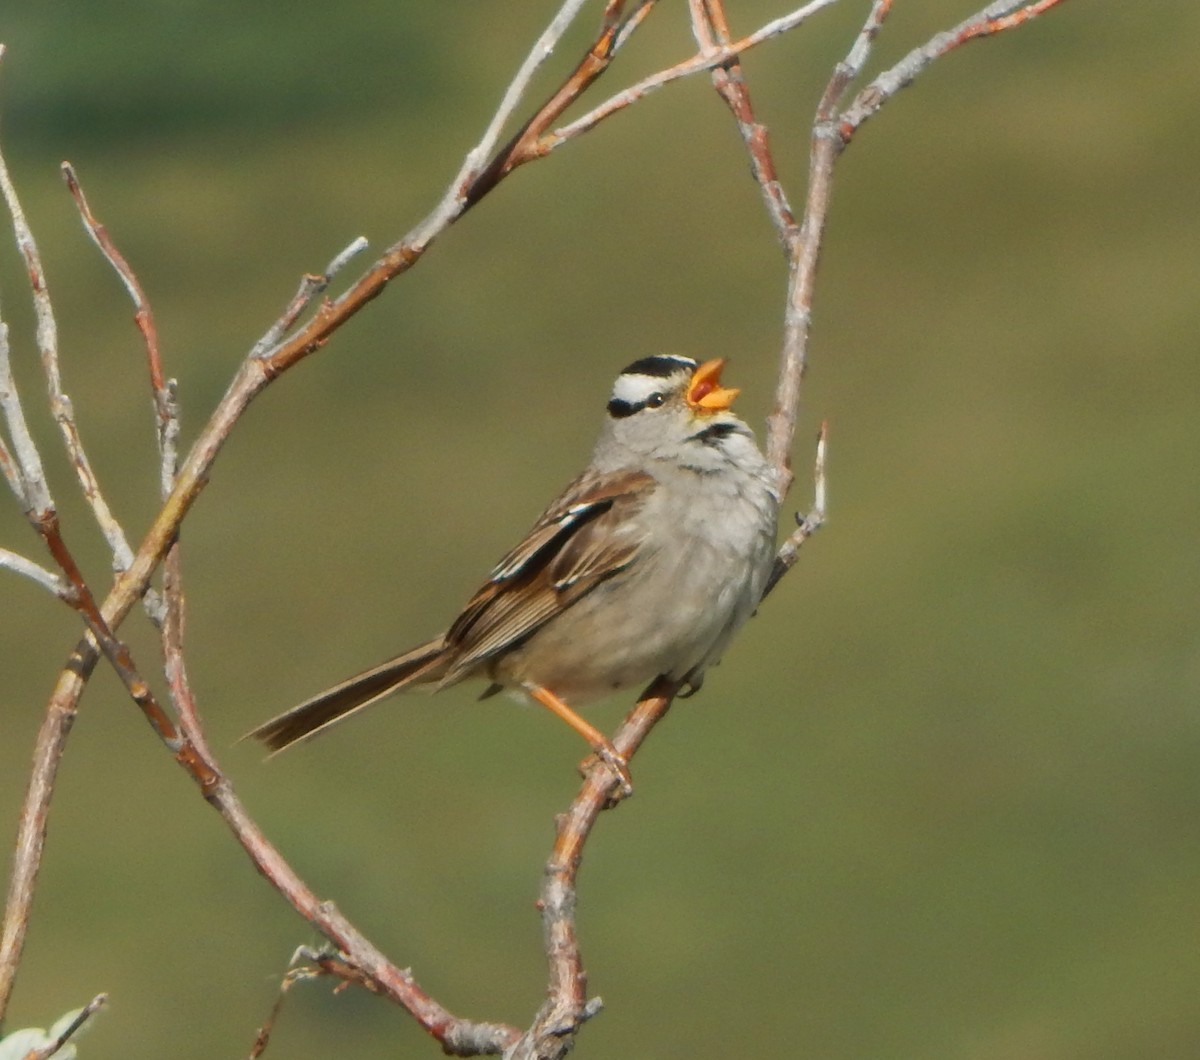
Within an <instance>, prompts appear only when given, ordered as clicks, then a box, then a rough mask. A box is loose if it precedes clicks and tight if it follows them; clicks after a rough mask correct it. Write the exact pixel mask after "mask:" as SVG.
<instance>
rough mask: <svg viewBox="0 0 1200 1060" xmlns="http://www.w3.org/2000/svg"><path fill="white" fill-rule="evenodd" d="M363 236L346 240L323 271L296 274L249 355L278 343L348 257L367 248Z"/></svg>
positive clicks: (258, 354) (349, 258)
mask: <svg viewBox="0 0 1200 1060" xmlns="http://www.w3.org/2000/svg"><path fill="white" fill-rule="evenodd" d="M368 245H369V244H368V243H367V239H366V236H358V237H357V238H356V239H353V240H351V242H350V244H349V245H348V246H347V247H346V248H345V249H344V250H341V251H339V253H338V254H337V255H336V256H335V257H334V258H333V260H332V261H331V262H330V263H329V264H328V265H326V266H325V271H324V272H322V273H320V274H319V275H316V274H313V273H311V272H310V273H307V274H306V275H304V276H302V277H301V278H300V287H299V288H298V289H297V291H296V293H295V294H294V295H293V296H292V300H291V301H290V302H288V304H287V306H286V308H285V309H284V311H283V312H282V313H281V314H280V315H279V319H278V320H276V321H275V323H273V324H272V325H271V326H270V327H269V328H267V330H266V332H264V334H263V337H262V338H261V339H259V340H258V342H256V343H255V344H254V348H253V349H251V351H250V356H251V357H261V356H263V354H265V353H266V352H267V351H268V350H270V349H273V348H274V347H276V346H278V345H279V343H280V342H281V341H282V339H283V337H284V335H286V334H287V333H288V332H289V331H291V330H292V328H293V327H295V326H296V321H297V320H299V319H300V316H301V314H302V313H303V312H304V311H305V310H306V309H307V308H308V307H309V306H310V305H312V301H313V299H314V298H316V297H317V295H319V294H324V293H325V291H326V290H327V289H328V287H329V285H330V283H331V282H332V281H333V278H334V276H336V275H337V274H338V273H339V272H341V270H342V269H343V268H345V266H346V265H348V264H349V263H350V261H351V259H353V258H355V257H357V256H358V255H359V254H361V253H362V252H363V251H364V250H366V249H367V246H368Z"/></svg>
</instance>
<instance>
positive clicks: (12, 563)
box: [0, 548, 70, 600]
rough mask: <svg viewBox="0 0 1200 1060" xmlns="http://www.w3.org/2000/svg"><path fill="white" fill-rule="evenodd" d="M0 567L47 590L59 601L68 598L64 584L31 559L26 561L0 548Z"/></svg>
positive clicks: (22, 557)
mask: <svg viewBox="0 0 1200 1060" xmlns="http://www.w3.org/2000/svg"><path fill="white" fill-rule="evenodd" d="M0 567H3V568H4V569H6V570H10V571H12V572H13V573H14V574H20V575H23V576H24V577H26V578H31V579H33V581H35V582H37V583H38V585H40V586H41V587H42V588H43V589H47V590H49V591H50V592H52V593H53V594H54V595H55V596H57V597H58V598H59V599H60V600H66V599H68V597H69V596H70V591H69V590H68V589H67V586H66V583H65V582H64V581H63V580H62V579H61V578H60V577H59V576H58V575H57V574H55V573H54V572H53V571H48V570H46V568H45V567H41V566H39V565H38V564H36V563H34V562H33V560H31V559H26V558H25V557H24V556H20V555H18V554H17V553H15V552H10V551H9V550H8V549H6V548H0Z"/></svg>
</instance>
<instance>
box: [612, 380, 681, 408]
mask: <svg viewBox="0 0 1200 1060" xmlns="http://www.w3.org/2000/svg"><path fill="white" fill-rule="evenodd" d="M669 389H670V385H669V382H668V380H666V379H662V378H655V377H654V376H652V375H619V376H617V381H616V383H614V384H613V392H612V396H613V398H614V399H615V400H617V401H627V402H628V403H629V404H630V405H640V404H642V403H643V402H644V401H645V400H646V399H647V398H648V397H649V396H650V395H651V394H654V393H660V392H662V391H665V390H669Z"/></svg>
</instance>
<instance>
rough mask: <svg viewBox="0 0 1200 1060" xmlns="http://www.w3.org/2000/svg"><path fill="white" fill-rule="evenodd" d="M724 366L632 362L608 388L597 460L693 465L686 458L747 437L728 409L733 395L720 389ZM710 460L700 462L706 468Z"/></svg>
mask: <svg viewBox="0 0 1200 1060" xmlns="http://www.w3.org/2000/svg"><path fill="white" fill-rule="evenodd" d="M724 367H725V359H724V358H718V359H716V360H712V361H706V362H705V363H704V364H697V362H696V361H694V360H692V358H690V357H681V356H678V355H677V354H668V353H659V354H655V355H654V356H652V357H643V358H642V359H641V360H640V361H634V362H633V364H631V365H629V367H628V368H626V369H625V370H624V371H623V372H622V373H621V374H620V375H619V376H617V381H616V383H614V384H613V391H612V397H611V398H609V401H608V418H607V421H606V423H605V428H604V431H603V433H602V434H601V436H600V441H599V443H598V444H597V447H596V454H597V456H598V457H599V456H607V455H612V456H614V457H617V458H618V459H619V458H620V456H625V457H626V458H627V457H628V454H629V453H630V452H632V453H633V454H635V455H638V456H643V457H649V458H654V459H674V460H678V461H680V462H682V463H685V464H689V465H690V464H693V463H695V461H694V460H692V459H691V458H690V457H689V454H696V453H698V452H700V451H701V450H704V449H706V448H707V449H710V450H711V449H712V448H714V447H720V444H721V443H722V442H724V440H725V439H727V438H730V437H731V436H732V435H740V436H743V437H747V438H749V437H751V433H750V429H749V428H748V427H747V426H746V425H745V424H744V423H743V422H742V421H741V420H740V419H738V417H737V416H736V415H735V414H734V413H733V412H732V411H731V410H730V406H731V405H732V404H733V400H734V398H736V397H737V395H738V391H737V390H734V389H732V388H729V387H723V386H721V370H722V369H723V368H724ZM621 450H623V451H625V452H624V453H620V451H621ZM715 455H716V454H715V453H711V452H710V453H709V454H707V456H706V457H705V458H704V459H703V460H701V461H700V463H701V464H702V465H705V466H707V465H708V463H709V462H710V460H709V458H710V457H712V456H715Z"/></svg>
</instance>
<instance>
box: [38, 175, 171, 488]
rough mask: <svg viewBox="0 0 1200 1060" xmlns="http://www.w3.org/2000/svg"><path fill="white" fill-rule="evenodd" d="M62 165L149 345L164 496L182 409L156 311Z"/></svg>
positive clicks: (90, 231) (87, 226)
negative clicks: (163, 349) (164, 356)
mask: <svg viewBox="0 0 1200 1060" xmlns="http://www.w3.org/2000/svg"><path fill="white" fill-rule="evenodd" d="M61 169H62V175H63V179H64V180H65V181H66V183H67V189H68V190H69V191H70V193H71V197H72V198H73V199H74V200H75V205H76V207H77V208H78V210H79V216H80V218H81V219H82V221H83V227H84V231H86V232H87V234H88V236H89V237H90V238H91V240H92V242H93V243H95V244H96V246H97V247H98V248H99V249H100V253H101V254H103V255H104V257H105V260H106V261H107V262H108V263H109V264H110V265H111V266H112V267H113V270H114V271H115V272H116V274H117V276H118V277H119V278H120V280H121V283H122V284H123V285H124V286H125V290H126V291H127V292H128V294H129V298H130V300H131V301H132V302H133V308H134V315H133V320H134V323H135V324H137V327H138V331H140V332H141V334H142V340H143V342H144V343H145V346H146V366H147V368H148V370H149V376H150V392H151V395H152V397H153V399H154V418H155V428H156V436H157V439H158V452H159V466H160V470H159V480H160V483H161V488H162V491H163V495H164V496H165V495H166V493H167V492H169V490H170V488H171V481H172V480H173V478H174V475H175V464H176V462H177V454H176V445H177V441H178V438H179V409H178V407H177V405H176V401H175V394H174V381H173V380H169V379H167V378H166V377H165V376H164V374H163V367H162V353H161V351H160V350H159V345H158V328H157V326H156V325H155V323H154V311H153V310H152V309H151V307H150V300H149V299H148V298H147V297H146V292H145V291H144V290H143V288H142V285H141V283H140V282H139V281H138V278H137V275H136V274H135V273H134V271H133V269H132V268H131V267H130V265H129V262H128V261H127V260H126V259H125V255H123V254H122V253H121V252H120V251H119V250H118V249H117V247H116V244H115V243H113V241H112V237H111V236H110V235H109V234H108V229H107V228H106V227H105V226H104V225H103V224H101V222H100V221H99V220H98V219H97V218H96V216H95V215H94V214H93V213H92V210H91V207H90V206H89V205H88V201H87V197H86V196H85V195H84V193H83V187H82V186H81V185H80V183H79V178H78V176H77V175H76V173H75V170H74V168H73V167H72V165H71V163H70V162H64V163H63V164H62V167H61Z"/></svg>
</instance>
